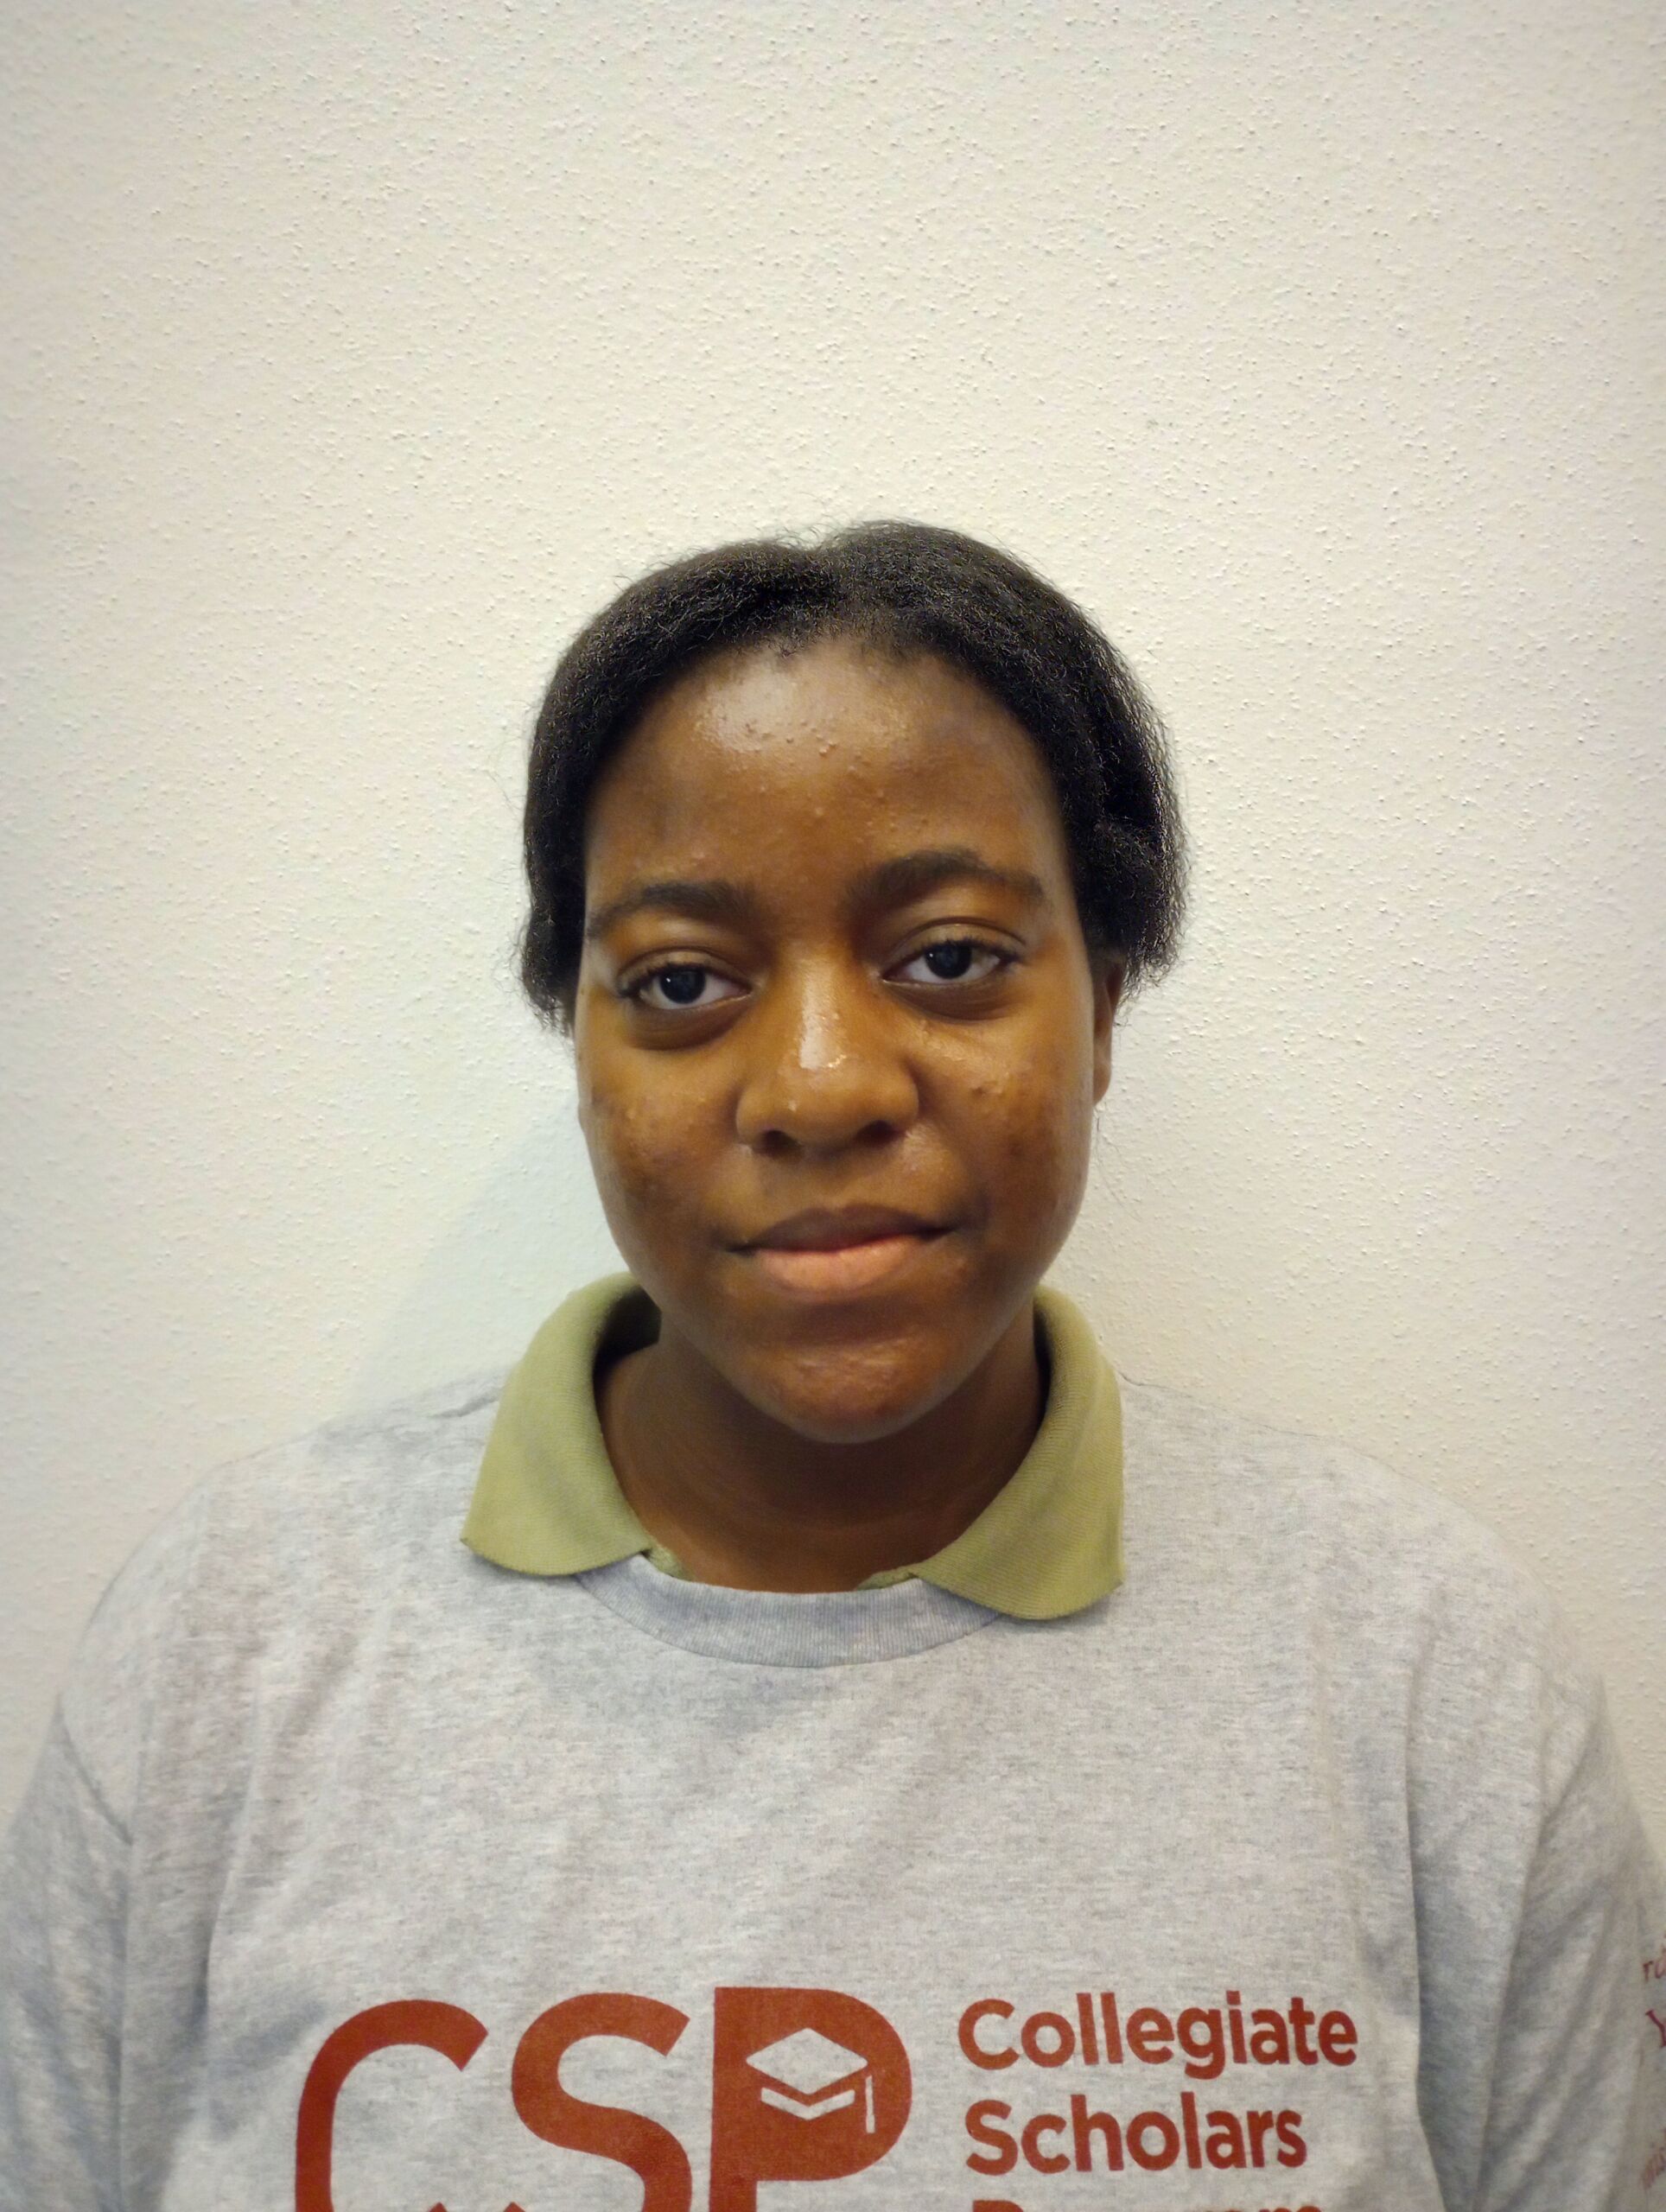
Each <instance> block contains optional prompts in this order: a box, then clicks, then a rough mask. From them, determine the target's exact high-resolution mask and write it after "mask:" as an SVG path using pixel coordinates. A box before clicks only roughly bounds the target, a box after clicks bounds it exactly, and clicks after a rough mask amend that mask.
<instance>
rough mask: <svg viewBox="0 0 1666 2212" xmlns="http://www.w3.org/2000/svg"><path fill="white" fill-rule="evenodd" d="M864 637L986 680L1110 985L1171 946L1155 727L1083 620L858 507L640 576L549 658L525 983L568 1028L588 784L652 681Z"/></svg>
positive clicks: (1164, 758) (1132, 985)
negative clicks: (820, 534) (1052, 812)
mask: <svg viewBox="0 0 1666 2212" xmlns="http://www.w3.org/2000/svg"><path fill="white" fill-rule="evenodd" d="M829 634H840V635H848V636H853V637H858V638H862V639H866V640H868V641H871V642H873V643H874V644H877V645H884V646H886V647H887V648H889V649H891V650H893V651H894V652H900V653H904V654H906V653H915V652H927V653H932V654H935V655H936V656H937V657H938V658H939V659H942V660H944V661H947V662H949V663H950V664H952V665H953V666H955V667H957V668H959V669H961V670H963V671H964V672H965V673H966V674H967V675H969V676H970V677H973V678H975V679H976V682H978V683H981V684H982V686H983V687H984V689H985V690H988V691H989V693H990V694H991V695H992V696H994V697H995V698H996V699H998V700H999V701H1000V702H1002V705H1003V706H1004V707H1005V708H1006V709H1007V710H1008V713H1010V714H1011V715H1014V717H1015V718H1016V720H1017V721H1020V722H1021V723H1022V724H1023V726H1024V728H1026V729H1027V731H1028V732H1029V734H1030V735H1031V736H1032V737H1033V739H1034V741H1035V742H1036V744H1037V746H1038V747H1040V751H1041V753H1042V755H1043V757H1044V758H1045V760H1046V763H1047V766H1048V768H1049V769H1050V771H1051V772H1052V781H1053V785H1054V787H1055V789H1056V790H1057V791H1058V794H1059V811H1060V813H1061V815H1062V817H1063V820H1064V828H1065V841H1066V844H1067V846H1068V849H1069V852H1070V856H1071V875H1072V880H1073V882H1074V886H1075V891H1076V899H1077V905H1078V909H1079V912H1080V914H1081V919H1082V931H1083V936H1084V938H1085V940H1086V942H1087V944H1088V945H1089V948H1090V950H1104V951H1111V952H1115V953H1118V954H1120V955H1121V956H1122V957H1123V958H1124V959H1125V961H1126V962H1127V976H1126V981H1125V983H1124V986H1123V989H1124V995H1128V994H1129V993H1131V992H1133V991H1134V990H1135V989H1136V988H1138V987H1139V986H1140V984H1141V983H1142V982H1144V981H1146V980H1147V979H1148V977H1150V976H1155V975H1158V974H1160V973H1162V972H1165V971H1166V970H1167V969H1168V968H1169V967H1171V966H1172V965H1173V962H1174V960H1175V958H1176V957H1178V953H1179V948H1180V925H1181V918H1182V914H1183V910H1184V905H1185V878H1186V852H1185V839H1184V833H1183V830H1182V827H1181V823H1180V808H1179V804H1178V802H1177V799H1176V797H1175V793H1174V788H1173V772H1172V769H1171V766H1170V762H1169V759H1168V752H1167V741H1166V739H1165V736H1164V733H1163V728H1162V724H1161V722H1160V721H1159V719H1158V716H1157V714H1156V712H1155V710H1154V708H1153V707H1152V705H1151V703H1150V702H1149V701H1148V699H1147V697H1146V696H1145V695H1144V693H1143V692H1142V691H1141V689H1140V686H1139V684H1138V683H1137V682H1136V680H1135V677H1134V675H1133V673H1132V671H1130V670H1129V667H1128V665H1127V664H1126V662H1124V661H1123V659H1122V657H1121V655H1120V654H1119V653H1118V652H1116V648H1115V647H1114V646H1113V645H1111V643H1110V640H1109V639H1107V638H1106V637H1105V635H1104V634H1103V632H1102V631H1101V630H1100V629H1099V628H1098V626H1097V624H1095V623H1094V622H1093V621H1092V620H1091V619H1090V617H1089V616H1088V615H1086V614H1084V613H1083V611H1082V609H1081V608H1080V607H1078V606H1076V605H1075V604H1074V602H1073V601H1071V600H1069V599H1067V598H1066V597H1065V594H1063V593H1062V592H1060V591H1058V590H1056V589H1055V588H1054V587H1053V586H1052V584H1049V583H1047V582H1046V581H1045V580H1044V579H1043V578H1042V577H1040V576H1039V575H1036V574H1035V572H1034V570H1033V569H1028V568H1027V567H1026V566H1025V565H1024V563H1022V562H1021V561H1018V560H1015V559H1014V557H1013V556H1011V555H1010V554H1008V553H1002V552H1000V551H998V550H996V549H995V547H994V546H991V545H986V544H984V543H982V542H981V541H980V540H979V539H977V538H975V537H964V536H963V535H962V534H961V533H960V532H959V531H952V530H939V529H935V528H932V527H931V526H929V525H927V524H924V523H909V522H872V523H862V524H857V525H855V527H854V528H851V529H848V530H842V531H838V532H836V534H835V535H834V536H832V537H827V538H825V539H823V541H822V543H819V544H817V545H811V546H804V545H798V544H794V543H792V542H791V541H790V540H786V539H778V538H748V539H745V540H743V541H741V542H740V543H734V544H730V545H719V546H716V547H715V548H714V549H713V550H711V551H709V552H705V553H696V554H693V555H691V556H690V557H688V558H687V559H685V560H681V561H674V562H671V563H669V564H668V565H667V566H665V567H664V568H660V569H654V570H653V571H652V573H651V574H650V575H645V576H643V577H640V578H639V580H638V581H637V582H635V583H633V584H630V585H628V586H627V587H626V589H625V590H624V591H622V592H620V594H619V596H618V597H617V598H616V599H614V601H611V602H610V604H609V605H607V607H603V608H602V610H601V613H599V614H597V615H595V616H594V617H593V618H592V620H590V621H588V623H586V625H585V626H584V627H583V629H582V630H581V631H580V632H579V633H578V635H577V636H576V637H575V639H573V641H572V643H571V645H569V646H568V648H567V650H566V652H564V653H563V655H562V657H561V659H560V661H559V662H558V663H557V664H556V670H555V673H554V675H553V676H552V677H550V683H549V688H548V690H546V692H545V694H544V703H543V706H542V708H541V709H540V710H539V714H538V717H537V725H536V728H535V730H534V733H533V738H532V749H531V761H530V764H529V767H528V773H527V785H526V814H525V857H526V874H527V880H528V883H529V886H530V887H531V913H530V915H529V917H528V919H527V922H526V925H525V929H524V930H523V931H522V934H521V939H520V946H519V952H520V974H521V981H522V983H523V985H524V986H525V990H526V994H527V995H528V997H529V998H530V999H531V1001H532V1003H533V1005H534V1006H535V1007H537V1010H538V1013H539V1014H540V1015H541V1016H542V1017H543V1018H544V1020H547V1021H549V1022H550V1023H551V1024H552V1025H553V1026H554V1027H556V1028H557V1029H558V1030H560V1031H561V1032H562V1033H563V1035H566V1036H569V1037H570V1036H571V1034H572V1027H573V1015H574V1008H575V1000H576V996H577V988H578V971H579V956H580V952H581V950H582V940H583V931H584V824H585V815H586V810H587V806H588V799H589V795H590V792H591V791H592V789H593V788H594V786H595V779H596V777H597V775H598V773H599V772H600V771H601V768H602V766H603V765H604V764H605V763H606V761H607V760H608V758H609V756H610V755H611V754H612V753H613V752H614V749H615V748H616V747H618V745H619V744H620V741H622V740H623V739H624V738H625V737H626V736H627V735H628V734H629V733H630V732H631V730H632V729H633V728H634V727H635V725H636V724H637V722H638V721H639V720H640V718H641V716H642V715H643V713H644V711H645V709H646V708H647V705H648V703H649V701H650V700H651V699H652V697H653V696H654V695H655V694H656V693H657V692H658V691H660V690H663V689H664V686H665V685H667V684H669V683H671V682H672V681H673V680H675V679H676V678H677V677H680V676H682V675H684V673H685V672H686V671H688V670H689V669H690V668H692V667H693V666H694V665H695V664H696V662H698V661H701V660H704V659H706V658H709V657H710V656H711V655H713V654H715V653H719V652H728V651H732V650H734V649H735V648H737V647H744V646H751V645H766V644H773V645H779V646H781V647H785V648H787V649H791V648H792V646H794V645H801V644H803V643H804V642H806V641H807V640H808V639H811V638H817V637H824V636H827V635H829Z"/></svg>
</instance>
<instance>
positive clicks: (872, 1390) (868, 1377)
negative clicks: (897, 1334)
mask: <svg viewBox="0 0 1666 2212" xmlns="http://www.w3.org/2000/svg"><path fill="white" fill-rule="evenodd" d="M963 1379H964V1376H963V1373H962V1371H961V1370H960V1368H959V1367H958V1366H957V1364H955V1363H952V1362H951V1361H949V1360H947V1359H945V1360H944V1362H943V1363H942V1364H941V1365H939V1366H936V1367H934V1366H933V1365H932V1363H931V1362H930V1361H929V1360H928V1359H925V1358H922V1357H921V1348H920V1347H919V1345H918V1344H891V1345H885V1344H876V1345H849V1344H847V1345H840V1346H837V1347H833V1346H830V1347H829V1348H828V1349H827V1350H826V1351H822V1352H810V1353H799V1354H792V1353H785V1354H783V1355H781V1356H780V1357H778V1358H777V1359H775V1360H772V1361H767V1362H765V1363H760V1364H758V1365H753V1364H751V1363H748V1364H747V1367H746V1368H745V1370H743V1371H742V1372H741V1373H740V1374H736V1375H733V1376H731V1377H730V1380H731V1382H732V1383H734V1387H735V1389H738V1390H739V1391H740V1392H741V1395H743V1396H744V1397H746V1398H747V1399H748V1400H749V1401H750V1402H751V1403H752V1404H753V1405H754V1406H756V1407H757V1408H758V1409H759V1411H760V1413H765V1414H768V1415H769V1417H770V1418H771V1420H772V1421H779V1422H780V1423H781V1425H782V1427H784V1428H790V1429H792V1431H793V1432H794V1433H796V1434H797V1435H799V1436H802V1437H804V1439H805V1440H806V1441H808V1442H810V1443H813V1444H871V1443H873V1442H874V1440H875V1439H876V1438H879V1437H881V1436H894V1435H895V1434H896V1433H897V1431H898V1430H899V1429H903V1428H906V1427H908V1426H909V1425H910V1424H911V1422H913V1421H918V1420H919V1419H920V1417H921V1415H922V1414H928V1413H930V1412H931V1410H932V1407H933V1406H936V1405H938V1404H940V1403H941V1402H942V1401H943V1400H944V1398H946V1397H947V1396H948V1395H949V1393H950V1392H951V1390H952V1389H954V1388H955V1387H956V1385H957V1383H960V1382H962V1381H963Z"/></svg>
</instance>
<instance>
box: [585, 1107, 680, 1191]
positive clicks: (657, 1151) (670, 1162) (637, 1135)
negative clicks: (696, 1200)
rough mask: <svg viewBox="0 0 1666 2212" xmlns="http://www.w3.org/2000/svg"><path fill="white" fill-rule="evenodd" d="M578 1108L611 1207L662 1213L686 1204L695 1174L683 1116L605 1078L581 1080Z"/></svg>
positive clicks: (599, 1183) (600, 1185)
mask: <svg viewBox="0 0 1666 2212" xmlns="http://www.w3.org/2000/svg"><path fill="white" fill-rule="evenodd" d="M578 1112H579V1125H580V1127H581V1128H582V1130H583V1132H584V1141H585V1142H586V1144H587V1145H588V1147H589V1153H590V1165H591V1167H592V1169H593V1171H594V1173H595V1179H596V1187H597V1189H598V1191H599V1192H600V1193H601V1197H602V1199H603V1201H604V1203H605V1204H606V1205H607V1206H608V1207H609V1208H610V1209H611V1207H613V1206H614V1205H618V1206H620V1207H622V1208H624V1209H625V1210H626V1211H627V1212H630V1213H632V1214H639V1213H642V1212H645V1211H647V1212H651V1213H662V1212H664V1211H676V1210H677V1206H678V1205H680V1204H684V1203H686V1201H687V1197H688V1194H689V1193H690V1191H691V1190H692V1189H693V1188H694V1186H695V1184H696V1174H695V1163H694V1156H693V1152H692V1149H691V1147H690V1126H689V1121H688V1117H687V1116H685V1115H677V1114H673V1113H671V1112H669V1111H668V1110H667V1109H665V1108H664V1107H658V1106H656V1105H655V1104H654V1103H653V1102H652V1100H650V1099H645V1098H643V1097H642V1096H630V1095H626V1093H624V1092H622V1091H616V1090H614V1089H613V1088H612V1087H610V1086H609V1085H608V1084H607V1083H606V1082H605V1081H601V1080H598V1081H592V1082H588V1083H585V1084H581V1086H580V1090H579V1109H578Z"/></svg>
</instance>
